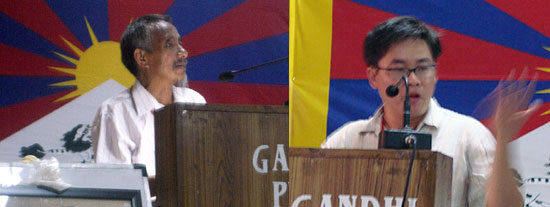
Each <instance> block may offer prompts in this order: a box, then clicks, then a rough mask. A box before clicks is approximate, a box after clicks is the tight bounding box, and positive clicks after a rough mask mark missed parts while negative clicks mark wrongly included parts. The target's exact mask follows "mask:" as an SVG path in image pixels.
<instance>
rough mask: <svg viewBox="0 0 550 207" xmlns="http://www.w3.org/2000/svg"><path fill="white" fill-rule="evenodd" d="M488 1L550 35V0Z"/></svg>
mask: <svg viewBox="0 0 550 207" xmlns="http://www.w3.org/2000/svg"><path fill="white" fill-rule="evenodd" d="M487 2H489V4H492V5H493V6H495V7H497V8H499V9H500V10H502V11H504V12H506V13H508V14H509V15H511V16H513V17H514V18H516V19H518V20H519V21H521V22H523V23H524V24H526V25H529V26H530V27H531V28H533V29H535V30H537V31H539V32H540V33H542V34H544V35H545V36H547V37H550V24H548V19H549V14H548V9H549V8H550V1H500V0H487ZM527 11H528V12H527ZM546 46H550V45H546Z"/></svg>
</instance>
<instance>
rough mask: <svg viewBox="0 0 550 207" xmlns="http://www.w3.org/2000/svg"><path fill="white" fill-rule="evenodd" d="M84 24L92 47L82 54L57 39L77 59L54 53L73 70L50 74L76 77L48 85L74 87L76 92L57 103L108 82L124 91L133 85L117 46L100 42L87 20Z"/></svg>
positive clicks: (65, 69) (107, 42)
mask: <svg viewBox="0 0 550 207" xmlns="http://www.w3.org/2000/svg"><path fill="white" fill-rule="evenodd" d="M84 21H85V22H86V27H87V29H88V33H89V35H90V39H91V41H92V45H91V46H90V47H89V48H88V49H86V50H85V51H82V50H80V49H79V48H78V47H76V46H75V45H74V44H72V43H71V42H69V41H68V40H66V39H65V38H64V37H62V36H60V38H61V39H62V40H63V41H64V42H65V44H67V45H68V46H69V48H70V49H71V50H72V51H73V52H74V54H75V55H76V56H77V59H75V58H71V57H69V56H66V55H63V54H61V53H58V52H54V53H55V54H56V55H57V56H59V57H61V58H62V59H64V60H66V61H68V62H70V63H72V64H74V65H75V66H76V67H75V68H63V67H53V66H49V67H48V68H50V69H53V70H57V71H60V72H63V73H67V74H71V75H74V77H75V79H74V80H69V81H64V82H59V83H54V84H51V85H50V86H76V88H77V89H76V90H75V91H73V92H71V93H69V94H67V95H65V96H63V97H61V98H59V99H57V100H55V101H56V102H58V101H63V100H67V99H71V98H74V97H77V96H80V95H82V94H84V93H86V92H88V91H90V90H92V89H93V88H95V87H96V86H98V85H100V84H102V83H103V82H105V81H107V80H109V79H113V80H115V81H117V82H119V83H120V84H122V85H124V86H125V87H130V86H131V85H132V84H133V82H134V81H135V78H134V76H133V75H132V74H130V72H129V71H128V70H126V68H125V67H124V65H122V62H121V59H120V49H119V48H120V47H119V43H118V42H113V41H102V42H99V41H98V40H97V37H96V35H95V33H94V31H93V30H92V27H91V26H90V23H89V22H88V19H87V18H86V17H84Z"/></svg>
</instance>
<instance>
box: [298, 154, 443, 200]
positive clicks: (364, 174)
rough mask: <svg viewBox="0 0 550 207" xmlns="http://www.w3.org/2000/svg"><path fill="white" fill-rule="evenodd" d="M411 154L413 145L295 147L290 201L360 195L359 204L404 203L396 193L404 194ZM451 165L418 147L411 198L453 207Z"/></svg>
mask: <svg viewBox="0 0 550 207" xmlns="http://www.w3.org/2000/svg"><path fill="white" fill-rule="evenodd" d="M411 155H412V151H411V150H408V151H407V150H402V151H399V150H336V149H305V148H291V149H290V153H289V157H290V158H289V159H290V178H289V179H290V180H289V186H290V200H291V201H292V202H291V204H295V203H296V204H299V206H321V203H322V201H323V197H326V198H325V199H326V200H330V202H331V203H332V205H331V206H339V203H341V202H344V203H345V202H346V201H349V202H350V203H351V202H352V200H353V196H356V197H355V199H356V205H355V206H357V207H359V206H361V207H365V206H400V205H401V202H399V203H397V202H396V197H400V198H402V197H403V191H404V189H405V181H406V177H407V170H408V167H409V162H410V156H411ZM452 167H453V162H452V159H451V158H449V157H447V156H445V155H443V154H441V153H438V152H432V151H426V150H419V151H417V154H416V157H415V161H414V164H413V170H412V172H411V179H410V184H409V191H408V195H407V197H408V198H417V199H418V200H417V201H416V206H421V207H428V206H429V207H432V206H436V207H446V206H451V204H450V201H451V182H452V179H451V177H452ZM323 195H324V196H323ZM308 196H309V197H308ZM328 196H330V198H328ZM300 199H302V200H303V201H301V202H299V200H300ZM369 202H370V204H367V203H369ZM374 202H377V203H378V204H379V205H374V204H373V203H374ZM386 202H392V204H390V205H387V204H385V203H386ZM406 205H407V204H406ZM408 206H412V205H411V204H410V203H409V205H408Z"/></svg>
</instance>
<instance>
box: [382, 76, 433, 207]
mask: <svg viewBox="0 0 550 207" xmlns="http://www.w3.org/2000/svg"><path fill="white" fill-rule="evenodd" d="M403 82H405V101H404V103H403V129H398V130H384V135H385V142H384V145H385V147H386V148H394V149H410V148H412V155H411V161H410V162H409V170H408V171H407V180H406V181H405V182H406V184H405V192H404V193H403V201H402V203H401V206H405V201H406V200H407V191H408V189H409V180H410V177H411V171H412V165H413V162H414V157H415V154H416V148H417V147H420V149H431V148H432V135H431V134H427V133H422V132H418V131H416V130H414V129H412V128H411V127H410V126H409V123H410V121H411V103H410V95H409V79H408V77H407V75H403V76H402V77H401V79H399V81H398V82H397V83H396V84H394V85H390V86H388V87H387V88H386V94H387V95H388V96H389V97H395V96H397V94H399V86H400V85H401V83H403Z"/></svg>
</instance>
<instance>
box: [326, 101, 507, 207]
mask: <svg viewBox="0 0 550 207" xmlns="http://www.w3.org/2000/svg"><path fill="white" fill-rule="evenodd" d="M382 115H383V110H382V108H380V109H378V110H377V112H376V113H375V114H374V116H373V117H371V118H369V119H367V120H357V121H353V122H350V123H347V124H346V125H344V126H342V127H340V128H339V129H337V130H336V131H335V132H333V133H332V134H331V135H329V137H328V138H327V141H325V142H324V143H323V144H322V145H321V147H322V148H340V149H343V148H345V149H377V148H378V140H379V137H380V136H379V135H380V130H381V126H380V125H381V122H382V120H381V119H382ZM417 130H419V131H421V132H425V133H430V134H431V135H432V151H438V152H441V153H442V154H444V155H447V156H449V157H451V158H453V180H452V200H451V206H453V207H461V206H476V207H477V206H479V207H481V206H485V194H486V193H485V192H486V183H487V180H488V178H489V175H490V172H491V169H492V163H493V157H494V152H495V145H496V141H495V139H494V137H493V135H492V134H491V132H490V131H489V130H488V129H487V128H485V126H483V124H481V123H480V122H479V121H477V120H475V119H474V118H472V117H469V116H465V115H462V114H459V113H456V112H453V111H450V110H448V109H445V108H442V107H441V106H439V104H438V103H437V101H435V99H433V98H432V100H431V101H430V106H429V109H428V112H427V114H426V117H425V118H424V120H423V121H422V122H421V123H420V124H419V125H418V127H417Z"/></svg>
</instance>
